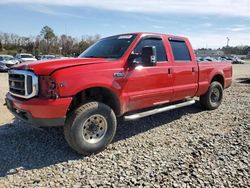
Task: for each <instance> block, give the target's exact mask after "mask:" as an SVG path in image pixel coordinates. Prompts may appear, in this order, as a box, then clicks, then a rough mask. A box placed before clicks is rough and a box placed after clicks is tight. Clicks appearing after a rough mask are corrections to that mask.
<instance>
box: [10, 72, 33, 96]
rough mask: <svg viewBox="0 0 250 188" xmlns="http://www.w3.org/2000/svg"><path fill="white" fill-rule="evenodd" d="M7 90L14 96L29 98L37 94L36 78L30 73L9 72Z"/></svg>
mask: <svg viewBox="0 0 250 188" xmlns="http://www.w3.org/2000/svg"><path fill="white" fill-rule="evenodd" d="M9 90H10V93H11V94H12V95H14V96H17V97H21V98H25V99H28V98H31V97H34V96H36V95H37V94H38V78H37V76H36V75H35V74H34V73H33V72H30V71H25V70H10V71H9Z"/></svg>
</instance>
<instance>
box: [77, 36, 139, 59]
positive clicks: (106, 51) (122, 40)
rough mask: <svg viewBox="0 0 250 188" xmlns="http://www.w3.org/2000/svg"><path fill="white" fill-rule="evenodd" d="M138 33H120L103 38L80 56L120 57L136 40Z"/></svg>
mask: <svg viewBox="0 0 250 188" xmlns="http://www.w3.org/2000/svg"><path fill="white" fill-rule="evenodd" d="M135 37H136V35H134V34H133V35H132V34H131V35H130V34H129V35H118V36H113V37H108V38H105V39H102V40H100V41H98V42H96V43H95V44H93V45H92V46H90V47H89V48H88V49H87V50H85V51H84V52H83V53H82V54H81V55H80V56H79V57H87V58H91V57H93V58H120V57H122V56H123V54H124V53H125V51H126V50H127V49H128V47H129V46H130V45H131V43H132V42H133V41H134V39H135Z"/></svg>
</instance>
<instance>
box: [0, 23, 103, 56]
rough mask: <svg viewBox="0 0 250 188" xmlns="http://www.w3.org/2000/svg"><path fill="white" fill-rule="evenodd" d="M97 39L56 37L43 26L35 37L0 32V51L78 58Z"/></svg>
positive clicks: (97, 37) (95, 37) (92, 37)
mask: <svg viewBox="0 0 250 188" xmlns="http://www.w3.org/2000/svg"><path fill="white" fill-rule="evenodd" d="M99 39H100V36H99V35H95V36H84V37H82V39H81V40H79V39H76V38H74V37H72V36H68V35H61V36H57V35H56V34H55V33H54V31H53V29H52V28H50V27H48V26H44V27H43V28H42V30H41V32H40V34H39V35H37V36H36V37H34V36H32V37H21V36H18V35H16V34H10V33H1V32H0V51H1V49H2V52H1V53H5V54H7V53H8V54H12V55H15V54H16V53H20V52H27V53H32V54H34V55H36V56H37V55H41V54H58V55H59V54H60V55H64V56H78V55H79V54H80V53H82V52H83V51H84V50H85V49H86V48H88V47H89V46H90V45H91V44H93V43H94V42H96V41H97V40H99ZM1 45H2V47H1Z"/></svg>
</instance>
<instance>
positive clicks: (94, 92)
mask: <svg viewBox="0 0 250 188" xmlns="http://www.w3.org/2000/svg"><path fill="white" fill-rule="evenodd" d="M88 101H98V102H102V103H104V104H106V105H108V106H109V107H110V108H112V109H113V110H114V112H115V114H116V115H120V113H121V111H120V101H119V99H118V97H117V96H116V95H115V94H114V93H113V92H112V91H110V90H109V89H106V88H102V87H94V88H89V89H86V90H83V91H81V92H79V93H77V94H76V95H75V96H74V97H73V100H72V102H71V105H70V108H69V111H71V110H72V109H74V108H76V107H78V106H79V105H80V104H83V103H86V102H88Z"/></svg>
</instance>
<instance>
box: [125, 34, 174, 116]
mask: <svg viewBox="0 0 250 188" xmlns="http://www.w3.org/2000/svg"><path fill="white" fill-rule="evenodd" d="M146 46H147V47H148V46H155V47H156V52H157V63H156V65H155V66H143V62H141V58H137V59H135V61H137V62H138V65H137V66H136V67H135V68H131V69H129V70H128V72H127V74H126V78H127V86H126V87H125V89H126V90H127V91H126V92H127V94H128V97H129V102H128V106H127V108H128V111H133V110H137V109H142V108H146V107H151V106H155V105H160V104H164V103H168V102H170V101H171V98H172V94H173V87H172V85H173V76H172V72H171V68H172V65H171V64H170V62H168V58H167V54H166V49H165V46H164V43H163V40H162V38H159V37H157V38H155V37H150V38H143V39H141V41H140V42H139V43H138V44H137V46H136V47H135V49H134V51H133V53H138V54H141V51H142V48H143V47H146Z"/></svg>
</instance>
